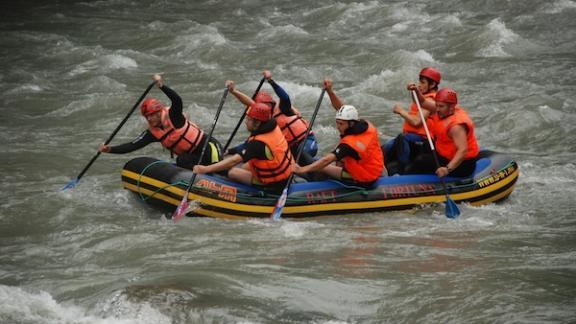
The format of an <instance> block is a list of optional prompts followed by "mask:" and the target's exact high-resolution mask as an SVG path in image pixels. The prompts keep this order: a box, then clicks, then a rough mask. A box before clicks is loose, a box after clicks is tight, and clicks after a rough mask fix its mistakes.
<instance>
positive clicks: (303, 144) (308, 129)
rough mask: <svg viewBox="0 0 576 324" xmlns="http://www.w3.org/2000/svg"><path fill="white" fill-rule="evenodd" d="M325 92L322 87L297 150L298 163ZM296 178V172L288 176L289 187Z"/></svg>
mask: <svg viewBox="0 0 576 324" xmlns="http://www.w3.org/2000/svg"><path fill="white" fill-rule="evenodd" d="M324 93H326V89H324V88H322V92H321V93H320V99H318V102H317V103H316V107H315V108H314V113H313V114H312V118H311V119H310V122H309V123H308V128H307V129H306V134H305V135H304V138H303V139H302V143H301V144H300V147H298V152H296V159H295V160H294V161H296V163H298V161H299V160H300V156H302V152H304V147H305V146H306V138H308V135H310V131H312V125H314V121H315V120H316V115H318V111H319V110H320V105H321V104H322V100H323V99H324ZM293 178H294V173H292V174H291V175H290V177H289V178H288V183H287V184H286V186H287V187H290V183H291V182H292V179H293Z"/></svg>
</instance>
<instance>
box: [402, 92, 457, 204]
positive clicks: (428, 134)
mask: <svg viewBox="0 0 576 324" xmlns="http://www.w3.org/2000/svg"><path fill="white" fill-rule="evenodd" d="M411 93H412V99H413V100H414V102H415V103H416V107H418V114H420V119H421V120H422V126H424V131H426V137H427V138H428V144H429V145H430V150H432V156H433V157H434V163H436V169H438V168H440V161H439V160H438V155H437V154H436V148H435V147H434V143H433V142H432V136H430V131H429V130H428V125H427V124H426V118H424V113H423V112H422V107H421V106H420V101H419V100H418V95H417V94H416V91H414V90H412V91H411ZM440 183H441V184H442V189H444V193H445V194H446V199H447V200H449V199H450V197H449V196H448V190H447V189H446V183H445V182H444V177H440Z"/></svg>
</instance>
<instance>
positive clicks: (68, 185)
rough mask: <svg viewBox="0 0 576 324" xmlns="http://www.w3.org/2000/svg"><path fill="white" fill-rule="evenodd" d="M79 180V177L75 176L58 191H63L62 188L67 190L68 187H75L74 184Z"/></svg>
mask: <svg viewBox="0 0 576 324" xmlns="http://www.w3.org/2000/svg"><path fill="white" fill-rule="evenodd" d="M79 181H80V179H78V178H76V179H74V180H72V181H70V182H68V184H67V185H65V186H64V188H62V189H60V191H64V190H68V189H71V188H74V187H76V184H78V182H79Z"/></svg>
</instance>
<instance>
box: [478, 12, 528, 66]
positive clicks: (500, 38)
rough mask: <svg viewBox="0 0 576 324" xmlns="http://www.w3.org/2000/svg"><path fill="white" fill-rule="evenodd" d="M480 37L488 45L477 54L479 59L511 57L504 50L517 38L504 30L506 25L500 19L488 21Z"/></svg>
mask: <svg viewBox="0 0 576 324" xmlns="http://www.w3.org/2000/svg"><path fill="white" fill-rule="evenodd" d="M482 36H483V38H485V39H486V40H487V41H488V42H489V44H488V46H486V47H483V48H481V49H480V50H479V51H478V52H477V55H478V56H480V57H510V56H512V55H511V54H509V53H507V52H506V51H505V49H504V48H505V47H506V46H507V45H509V44H511V43H513V42H515V41H516V40H518V38H519V37H518V35H517V34H516V33H514V32H513V31H512V30H510V29H508V28H506V24H504V22H503V21H502V20H501V19H500V18H496V19H493V20H492V21H490V23H488V25H487V26H486V31H485V32H484V33H483V35H482Z"/></svg>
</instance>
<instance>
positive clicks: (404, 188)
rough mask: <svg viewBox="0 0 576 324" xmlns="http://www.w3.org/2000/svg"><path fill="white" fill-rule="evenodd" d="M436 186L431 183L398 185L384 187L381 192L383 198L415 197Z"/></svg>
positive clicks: (433, 189)
mask: <svg viewBox="0 0 576 324" xmlns="http://www.w3.org/2000/svg"><path fill="white" fill-rule="evenodd" d="M435 190H436V187H435V186H434V185H432V184H426V183H422V184H417V185H398V186H393V187H390V188H386V191H384V192H383V193H382V194H383V195H384V199H396V198H407V197H415V196H419V195H422V194H425V193H429V192H433V191H435Z"/></svg>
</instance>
